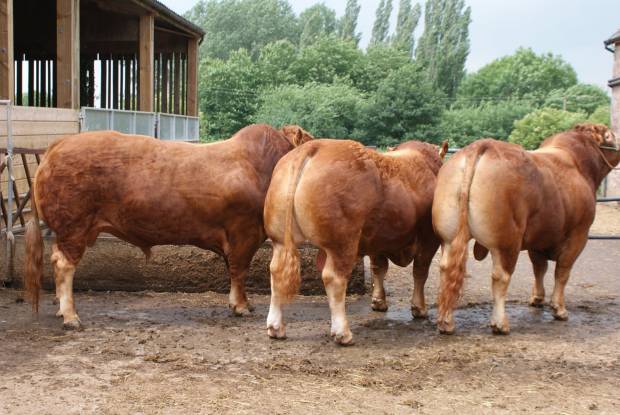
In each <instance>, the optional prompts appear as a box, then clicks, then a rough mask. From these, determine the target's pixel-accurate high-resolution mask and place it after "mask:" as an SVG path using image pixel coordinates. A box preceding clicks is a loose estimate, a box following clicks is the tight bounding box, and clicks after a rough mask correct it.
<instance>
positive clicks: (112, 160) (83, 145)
mask: <svg viewBox="0 0 620 415" xmlns="http://www.w3.org/2000/svg"><path fill="white" fill-rule="evenodd" d="M237 158H239V157H238V154H237V153H236V152H234V151H232V152H231V151H228V149H226V148H225V146H224V145H222V144H213V145H197V144H189V143H173V142H163V141H159V140H155V139H152V138H148V137H140V136H125V135H122V134H119V133H114V132H98V133H87V134H80V135H76V136H71V137H67V138H65V139H63V140H60V141H59V142H57V143H56V144H54V145H53V146H52V147H51V148H50V150H49V151H48V153H47V154H46V157H45V159H44V161H43V163H42V164H41V166H40V167H39V169H38V171H37V176H36V180H37V181H36V199H37V204H38V206H39V210H40V212H41V213H42V215H43V218H44V220H45V221H46V222H47V224H48V225H49V226H50V228H51V229H52V230H54V231H55V232H56V233H57V234H58V235H59V236H60V237H62V236H63V235H64V234H69V233H72V234H75V233H82V234H84V235H80V236H86V237H88V238H92V237H93V236H96V234H97V233H99V232H102V231H105V232H110V233H113V234H115V235H117V236H119V237H121V238H123V239H126V240H128V241H129V242H132V243H134V244H136V245H139V246H153V245H158V244H185V243H188V244H196V245H200V244H198V243H196V242H198V241H206V240H209V239H213V238H216V239H217V235H214V234H213V233H214V228H216V230H215V232H216V233H217V228H218V227H221V226H222V225H223V222H225V220H226V218H225V217H224V216H225V215H226V212H227V211H228V210H229V209H230V208H231V207H234V208H236V209H238V210H239V212H243V213H251V214H253V215H258V217H259V218H260V213H259V212H260V209H261V205H260V203H261V200H260V198H259V200H258V201H256V203H255V204H257V205H258V206H250V205H252V204H253V203H252V199H253V198H252V197H246V196H248V194H250V195H252V196H254V195H253V193H258V191H257V190H254V189H251V186H249V184H254V183H251V179H252V178H251V174H250V175H249V176H250V177H249V180H250V183H243V185H244V186H245V187H248V188H250V190H248V192H247V194H246V193H244V192H241V191H240V189H239V186H240V182H242V181H244V180H245V177H246V176H248V175H247V174H246V175H244V174H242V173H241V172H239V170H240V169H241V170H242V168H241V167H247V166H246V165H245V163H244V161H243V160H237ZM242 176H243V177H242Z"/></svg>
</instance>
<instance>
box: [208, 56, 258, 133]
mask: <svg viewBox="0 0 620 415" xmlns="http://www.w3.org/2000/svg"><path fill="white" fill-rule="evenodd" d="M259 84H260V76H259V73H258V69H257V67H256V65H253V63H252V59H251V57H250V55H249V53H248V52H247V51H246V50H245V49H240V50H238V51H237V52H233V53H231V54H230V58H229V59H228V60H227V61H223V60H221V59H206V60H203V61H202V64H201V68H200V86H199V91H200V109H201V111H202V113H203V117H204V118H203V137H207V138H208V139H220V138H226V137H229V136H230V135H232V134H233V133H235V132H236V131H238V130H239V129H241V128H243V127H245V126H246V125H248V124H250V123H251V116H252V115H253V114H254V113H255V111H256V108H257V106H258V102H259V101H258V96H257V94H256V92H255V91H256V90H257V88H258V86H259Z"/></svg>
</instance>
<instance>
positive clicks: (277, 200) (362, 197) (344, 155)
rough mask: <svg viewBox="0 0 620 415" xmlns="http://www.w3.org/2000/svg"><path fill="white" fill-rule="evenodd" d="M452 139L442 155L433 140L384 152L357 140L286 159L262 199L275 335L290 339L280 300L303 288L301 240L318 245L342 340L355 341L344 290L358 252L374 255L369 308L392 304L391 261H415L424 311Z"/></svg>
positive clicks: (417, 311) (416, 308)
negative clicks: (437, 192) (436, 203)
mask: <svg viewBox="0 0 620 415" xmlns="http://www.w3.org/2000/svg"><path fill="white" fill-rule="evenodd" d="M446 145H447V144H445V145H444V147H443V148H442V154H440V152H439V151H438V150H437V147H436V146H433V145H430V144H425V143H420V142H414V141H412V142H408V143H404V144H402V145H400V146H399V147H398V148H397V149H396V151H392V152H388V153H386V154H380V153H378V152H376V151H374V150H370V149H366V148H364V146H362V145H361V144H359V143H356V142H354V141H342V140H315V141H312V142H310V143H307V144H305V145H303V146H301V147H299V148H298V149H296V150H294V151H292V152H291V153H289V154H287V155H286V156H285V157H283V158H282V160H281V161H280V162H279V163H278V165H277V166H276V168H275V170H274V175H273V178H272V182H271V185H270V187H269V191H268V192H267V198H266V200H265V230H266V232H267V235H268V236H269V237H270V238H271V239H272V241H273V258H272V261H271V266H270V269H271V305H270V308H269V316H268V318H267V327H268V334H269V336H271V337H272V338H284V337H285V329H284V323H283V321H282V305H283V304H285V303H287V302H288V301H290V299H291V297H292V296H294V295H295V294H296V293H297V291H298V289H299V284H300V274H299V272H300V269H299V253H298V251H297V246H298V245H299V244H300V243H302V242H303V241H305V240H308V241H310V242H311V243H312V244H313V245H315V246H317V247H319V248H320V250H321V251H320V252H321V254H319V261H318V262H319V263H320V267H322V278H323V283H324V284H325V291H326V292H327V296H328V299H329V305H330V309H331V315H332V326H331V334H332V336H333V337H334V339H335V341H336V342H337V343H339V344H343V345H346V344H351V343H352V341H353V336H352V334H351V331H350V330H349V324H348V322H347V318H346V315H345V295H346V287H347V282H348V279H349V276H350V274H351V271H352V269H353V267H354V265H355V262H356V261H357V258H358V257H359V256H362V255H369V256H370V257H371V260H372V263H373V274H374V275H373V283H374V289H373V305H374V308H376V309H381V310H385V309H386V307H387V306H386V303H385V292H384V290H383V277H384V276H385V274H386V272H387V268H388V259H389V260H391V261H392V262H394V263H396V264H398V265H400V266H406V265H407V264H409V263H410V262H411V261H412V260H414V271H413V274H414V275H413V277H414V285H415V287H414V293H413V296H412V311H413V314H414V316H416V317H424V316H426V305H425V303H424V284H425V282H426V278H427V277H428V269H429V266H430V263H431V260H432V258H433V255H434V254H435V252H436V251H437V248H439V240H438V238H437V237H436V236H435V235H434V233H433V229H432V223H431V206H432V200H433V192H434V189H435V181H436V176H437V172H438V171H439V168H440V167H441V163H442V157H443V154H445V150H446ZM321 257H322V258H321Z"/></svg>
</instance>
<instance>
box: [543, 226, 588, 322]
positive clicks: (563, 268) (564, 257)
mask: <svg viewBox="0 0 620 415" xmlns="http://www.w3.org/2000/svg"><path fill="white" fill-rule="evenodd" d="M587 241H588V234H587V229H586V231H585V232H583V231H582V232H575V233H574V234H573V235H569V237H568V238H567V242H566V243H565V245H564V246H563V247H562V248H561V249H560V252H561V254H560V256H559V257H558V260H557V262H556V265H555V285H554V287H553V294H552V296H551V308H552V309H553V317H554V318H555V319H556V320H562V321H565V320H568V311H567V310H566V306H565V305H564V288H566V283H567V282H568V278H569V277H570V271H571V269H572V268H573V264H575V261H576V260H577V257H578V256H579V254H581V251H582V250H583V248H584V247H585V245H586V242H587Z"/></svg>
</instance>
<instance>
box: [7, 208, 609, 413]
mask: <svg viewBox="0 0 620 415" xmlns="http://www.w3.org/2000/svg"><path fill="white" fill-rule="evenodd" d="M601 212H602V213H601ZM601 212H599V219H598V220H597V224H596V229H595V231H593V233H614V232H615V233H616V234H620V212H619V211H618V210H616V208H613V207H609V208H607V207H605V208H602V210H601ZM619 261H620V241H590V242H589V244H588V246H587V247H586V250H585V251H584V253H583V254H582V256H581V257H580V259H579V260H578V262H577V264H576V266H575V268H574V272H573V275H572V277H571V280H570V282H569V286H568V287H567V290H566V295H567V302H568V304H567V306H568V310H569V313H570V318H569V321H567V322H556V321H554V320H553V318H552V316H551V313H550V310H549V309H548V307H545V308H544V309H533V308H530V307H528V305H527V298H528V295H529V291H530V289H531V284H532V280H533V277H532V274H531V270H530V264H529V262H528V261H527V256H526V255H523V256H522V257H521V259H520V261H519V265H518V268H517V271H516V272H515V275H514V276H513V279H512V282H511V286H510V290H509V300H510V301H509V304H508V305H507V310H508V314H509V318H510V322H511V330H512V332H511V334H510V335H509V336H494V335H492V334H491V331H490V329H489V328H488V321H489V318H490V309H491V295H490V287H489V285H490V284H489V282H490V277H489V275H490V263H489V261H488V259H487V260H485V261H484V262H482V263H474V262H473V261H470V264H469V273H470V274H471V277H470V278H468V279H467V281H466V288H465V292H464V296H463V301H462V305H461V307H460V308H459V309H458V310H457V313H456V318H457V330H458V331H457V333H456V334H455V335H453V336H441V335H439V334H437V331H436V328H435V326H434V324H433V321H434V318H435V309H434V300H435V297H436V287H437V280H438V275H437V272H438V267H437V264H435V265H434V266H433V268H432V273H431V276H430V278H429V282H428V285H427V287H428V288H427V291H426V292H427V299H428V301H429V303H431V304H432V308H431V316H430V319H429V320H425V321H419V320H415V321H414V320H412V319H411V317H410V313H409V295H410V290H409V286H410V282H411V268H410V267H407V268H398V267H395V266H391V268H390V272H389V274H388V279H387V281H386V286H387V290H388V295H389V297H388V301H389V303H390V310H389V311H388V312H387V313H385V314H382V313H376V312H373V311H371V310H370V307H369V302H370V299H369V297H368V296H352V297H350V298H349V299H348V314H349V317H350V322H351V326H352V330H353V333H354V336H355V340H356V344H355V346H353V347H349V348H341V347H337V346H335V345H334V344H332V342H331V340H330V338H329V336H328V332H329V310H328V306H327V301H326V299H325V297H323V296H316V297H299V298H297V299H296V301H295V303H294V304H293V305H292V306H290V307H289V308H288V309H287V310H286V316H285V318H286V321H287V323H288V327H287V328H288V336H289V338H288V339H287V340H285V341H272V340H269V339H268V338H267V335H266V330H265V319H266V315H267V310H268V304H269V298H268V296H265V295H252V296H251V300H252V301H253V302H254V304H255V305H256V311H255V312H254V315H253V316H250V317H246V318H233V317H230V316H229V311H228V308H227V305H226V304H227V296H225V295H221V294H213V293H205V294H183V293H153V292H143V293H122V292H117V293H78V294H77V295H76V301H77V305H78V310H79V312H80V316H81V318H82V321H83V322H84V323H85V325H86V328H85V330H83V331H81V332H65V331H63V330H62V329H61V321H59V320H58V319H56V318H55V317H54V312H55V310H56V308H55V306H53V305H52V303H51V301H52V296H51V295H50V294H49V293H47V294H46V295H45V296H44V298H43V302H42V310H41V312H40V314H39V316H38V317H34V316H33V315H32V314H31V312H30V306H29V305H28V304H24V303H21V302H18V301H16V299H18V298H19V292H17V291H13V290H0V413H3V414H4V413H7V414H32V413H39V414H57V413H58V414H60V413H62V414H91V413H96V414H100V413H101V414H126V413H132V414H137V413H144V414H189V413H213V414H244V413H274V414H332V413H352V414H358V413H363V414H366V413H373V414H464V413H476V414H501V413H532V412H536V413H545V414H546V413H548V414H584V413H592V414H617V413H620V396H619V394H618V384H619V383H620V349H619V348H618V345H620V278H619V277H620V275H619V272H618V271H619V266H618V263H619ZM550 268H551V270H550V272H549V273H548V275H547V278H546V287H547V293H550V292H551V289H552V284H553V278H552V275H551V271H552V270H553V267H550ZM78 278H79V276H78Z"/></svg>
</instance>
